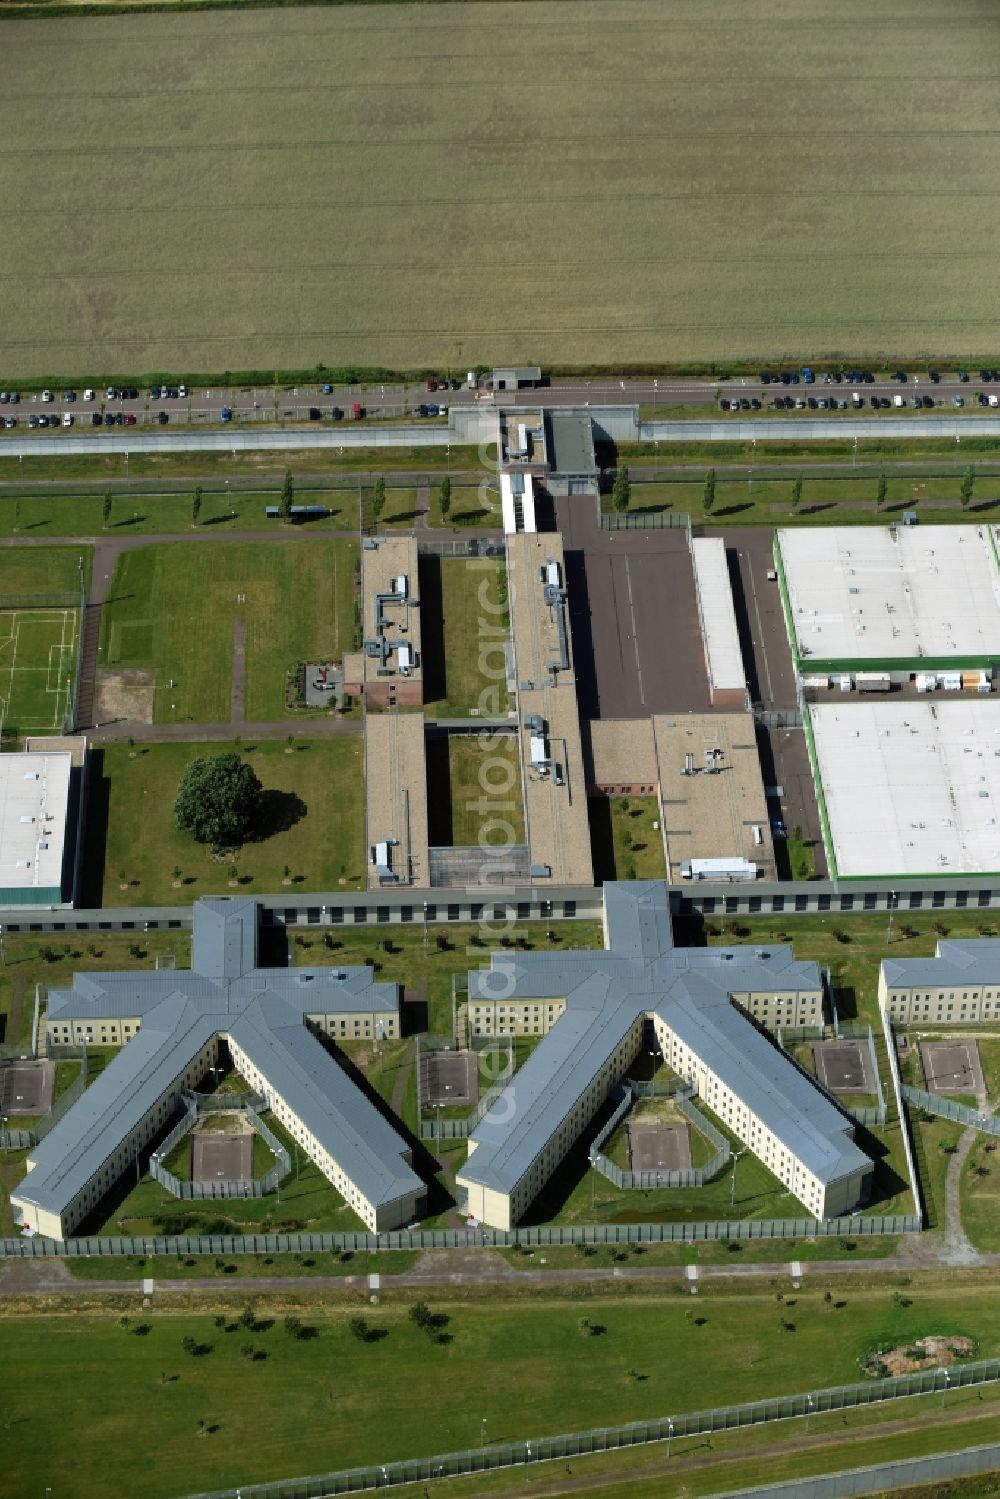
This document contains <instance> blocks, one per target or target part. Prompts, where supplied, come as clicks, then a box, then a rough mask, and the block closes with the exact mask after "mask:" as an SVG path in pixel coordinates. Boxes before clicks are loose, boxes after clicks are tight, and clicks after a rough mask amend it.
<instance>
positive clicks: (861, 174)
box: [0, 0, 1000, 383]
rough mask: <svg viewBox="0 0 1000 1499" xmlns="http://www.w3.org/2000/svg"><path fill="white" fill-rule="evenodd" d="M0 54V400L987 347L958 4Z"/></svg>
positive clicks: (326, 25)
mask: <svg viewBox="0 0 1000 1499" xmlns="http://www.w3.org/2000/svg"><path fill="white" fill-rule="evenodd" d="M4 38H5V41H6V42H7V43H8V45H7V46H6V47H5V48H4V49H3V51H2V52H0V201H2V202H4V203H8V204H16V205H17V212H16V213H11V214H8V215H7V217H6V219H5V224H4V229H5V240H4V269H5V273H6V275H7V278H8V280H9V281H10V283H11V284H12V285H17V286H18V288H19V294H18V296H17V297H16V298H9V299H8V303H9V305H8V306H7V307H6V308H5V319H4V363H5V365H6V367H7V371H8V373H9V375H10V376H11V377H13V376H14V375H15V374H19V375H23V376H31V375H36V376H40V377H52V381H53V383H56V381H55V372H56V371H62V372H64V373H65V374H66V375H67V376H69V375H73V377H74V378H76V377H77V376H79V377H81V378H82V377H85V376H86V375H88V374H89V375H92V376H96V374H97V373H98V372H106V373H108V374H110V373H112V372H114V371H119V372H121V373H123V374H124V373H125V372H126V371H128V372H131V373H134V374H135V375H136V376H139V375H140V374H141V373H142V372H144V371H146V372H150V373H153V372H156V371H161V370H173V371H178V372H188V373H192V372H194V371H197V370H202V371H216V372H222V371H225V370H226V369H230V370H247V369H258V370H268V369H270V370H274V369H276V368H305V367H312V366H314V365H317V364H319V363H320V362H322V363H323V364H325V365H326V366H328V367H332V366H334V365H366V366H375V365H382V366H389V367H395V368H414V367H421V366H422V367H425V368H427V367H430V368H440V369H444V368H445V367H448V366H450V367H451V369H452V370H459V371H463V370H465V369H467V368H471V367H472V365H474V364H477V363H483V364H486V365H489V364H491V363H504V362H506V361H508V360H510V361H514V362H519V363H521V362H523V363H529V364H534V363H541V364H542V365H543V366H548V367H550V368H551V367H552V366H553V365H557V364H564V365H575V366H578V367H579V366H597V365H600V366H601V367H602V368H608V367H609V366H610V367H612V368H613V367H614V366H615V364H616V363H618V362H622V363H625V362H630V363H647V364H656V363H659V362H666V361H669V362H672V363H682V362H685V361H710V360H717V361H722V360H730V359H739V358H746V359H749V358H751V357H752V358H757V357H759V358H760V359H762V360H764V359H772V358H776V357H780V356H782V355H786V354H787V355H799V356H801V357H802V358H807V357H808V358H819V357H821V356H823V355H824V354H827V355H835V354H842V355H847V356H850V355H853V356H855V357H859V358H860V357H861V356H862V355H865V354H867V355H871V356H873V357H874V356H877V355H879V354H881V353H884V354H885V355H886V356H889V355H893V356H895V357H898V358H900V359H904V358H906V357H908V356H909V357H916V356H918V355H920V354H921V353H924V352H935V353H937V354H938V355H940V356H942V357H944V356H947V355H949V354H952V355H956V356H957V355H970V356H973V355H976V354H979V355H981V356H982V357H986V356H993V355H995V353H996V349H997V347H998V346H1000V302H998V299H997V297H996V296H995V294H994V293H993V292H991V290H990V288H991V287H992V286H993V284H994V281H995V271H994V261H995V254H996V243H997V238H998V234H1000V195H998V193H997V191H996V183H997V181H998V179H1000V133H998V132H997V130H996V128H995V113H996V84H995V80H994V78H993V76H992V74H991V72H990V70H989V68H988V67H987V61H988V59H989V58H990V57H995V56H996V51H997V43H998V40H1000V20H998V17H997V8H996V5H995V4H992V3H989V0H903V3H901V4H899V5H895V6H892V7H886V6H878V5H874V6H873V5H871V4H866V3H863V0H841V3H840V4H839V5H837V6H836V7H825V8H823V7H820V8H816V7H814V6H804V5H802V4H801V0H716V3H714V4H712V5H711V6H709V5H704V4H703V5H695V4H692V0H614V3H612V0H575V3H573V4H566V3H561V0H555V3H553V0H533V3H523V0H522V3H505V0H493V3H490V4H468V5H454V4H419V5H417V4H412V5H372V6H358V5H337V6H332V7H320V6H311V7H303V8H292V7H277V8H274V9H252V10H245V11H240V10H228V9H227V10H224V11H219V12H214V13H212V12H203V13H197V14H184V15H183V16H182V15H181V14H180V13H179V12H177V11H172V12H170V13H163V14H142V15H139V14H137V15H129V16H79V17H69V18H66V17H59V18H58V19H56V18H53V19H51V20H46V19H41V20H25V21H14V22H9V23H7V30H6V31H5V32H4ZM984 68H985V69H986V71H985V72H984ZM112 163H113V164H114V166H113V169H112ZM956 226H960V232H959V230H957V228H956Z"/></svg>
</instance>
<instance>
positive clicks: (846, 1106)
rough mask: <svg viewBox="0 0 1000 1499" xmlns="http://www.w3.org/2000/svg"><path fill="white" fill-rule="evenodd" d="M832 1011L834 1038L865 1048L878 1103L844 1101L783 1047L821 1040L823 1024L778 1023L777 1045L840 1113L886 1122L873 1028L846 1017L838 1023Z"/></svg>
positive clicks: (863, 1121)
mask: <svg viewBox="0 0 1000 1499" xmlns="http://www.w3.org/2000/svg"><path fill="white" fill-rule="evenodd" d="M833 1014H834V1036H835V1038H836V1039H837V1040H841V1041H861V1042H863V1043H864V1045H865V1047H866V1049H867V1051H868V1061H869V1065H870V1067H871V1075H872V1079H873V1081H874V1083H875V1094H876V1098H877V1100H878V1102H877V1103H873V1104H863V1103H845V1102H844V1101H843V1099H842V1098H840V1097H839V1096H838V1095H837V1094H836V1093H833V1092H831V1090H830V1089H829V1088H827V1087H826V1086H825V1084H824V1083H823V1082H822V1081H821V1079H820V1078H819V1077H817V1076H816V1075H814V1074H813V1073H812V1072H808V1071H807V1070H806V1069H805V1068H804V1067H803V1066H802V1064H801V1062H799V1060H798V1058H797V1057H795V1056H793V1055H792V1054H791V1052H788V1051H787V1050H786V1048H787V1046H789V1045H791V1044H793V1043H795V1042H801V1041H821V1040H823V1039H824V1038H825V1037H826V1035H827V1032H826V1027H825V1026H821V1025H803V1026H797V1027H794V1028H793V1027H791V1026H787V1027H783V1026H778V1027H777V1029H776V1031H775V1038H776V1040H777V1042H778V1045H779V1046H780V1047H781V1049H782V1050H783V1051H785V1054H786V1056H787V1057H788V1060H789V1061H790V1062H791V1063H792V1064H793V1066H795V1067H797V1068H798V1070H799V1071H800V1072H801V1073H802V1075H803V1076H804V1077H807V1078H808V1079H809V1081H810V1082H811V1083H813V1084H814V1085H815V1086H816V1087H818V1088H819V1089H820V1091H821V1092H823V1093H825V1094H826V1096H827V1098H829V1100H830V1102H831V1103H832V1104H834V1105H835V1106H836V1107H837V1108H838V1109H840V1110H841V1111H842V1112H843V1113H845V1114H849V1115H850V1116H851V1118H852V1119H854V1120H856V1121H857V1123H858V1124H865V1125H873V1124H876V1125H881V1124H885V1122H886V1119H887V1118H888V1109H887V1107H886V1101H885V1093H884V1091H883V1088H882V1079H881V1077H880V1076H879V1068H878V1055H877V1053H876V1051H875V1038H874V1036H873V1035H872V1028H871V1026H870V1025H858V1024H855V1023H851V1022H846V1021H845V1022H843V1023H841V1022H839V1021H838V1019H837V1012H836V1010H834V1012H833Z"/></svg>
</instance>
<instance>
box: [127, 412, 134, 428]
mask: <svg viewBox="0 0 1000 1499" xmlns="http://www.w3.org/2000/svg"><path fill="white" fill-rule="evenodd" d="M135 423H136V415H135V412H134V411H126V413H125V425H126V427H134V426H135Z"/></svg>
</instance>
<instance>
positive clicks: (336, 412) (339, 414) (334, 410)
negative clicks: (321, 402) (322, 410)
mask: <svg viewBox="0 0 1000 1499" xmlns="http://www.w3.org/2000/svg"><path fill="white" fill-rule="evenodd" d="M330 415H331V416H332V417H333V419H334V421H335V422H342V421H343V420H344V408H343V406H331V407H330Z"/></svg>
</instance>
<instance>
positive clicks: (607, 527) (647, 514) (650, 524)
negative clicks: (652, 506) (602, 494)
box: [598, 501, 691, 532]
mask: <svg viewBox="0 0 1000 1499" xmlns="http://www.w3.org/2000/svg"><path fill="white" fill-rule="evenodd" d="M599 503H600V501H598V504H599ZM600 525H601V530H602V531H688V532H690V530H691V517H690V515H687V514H686V513H685V512H684V511H683V510H626V511H625V512H624V514H622V513H620V512H619V511H617V510H611V511H607V510H602V511H601V512H600Z"/></svg>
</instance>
